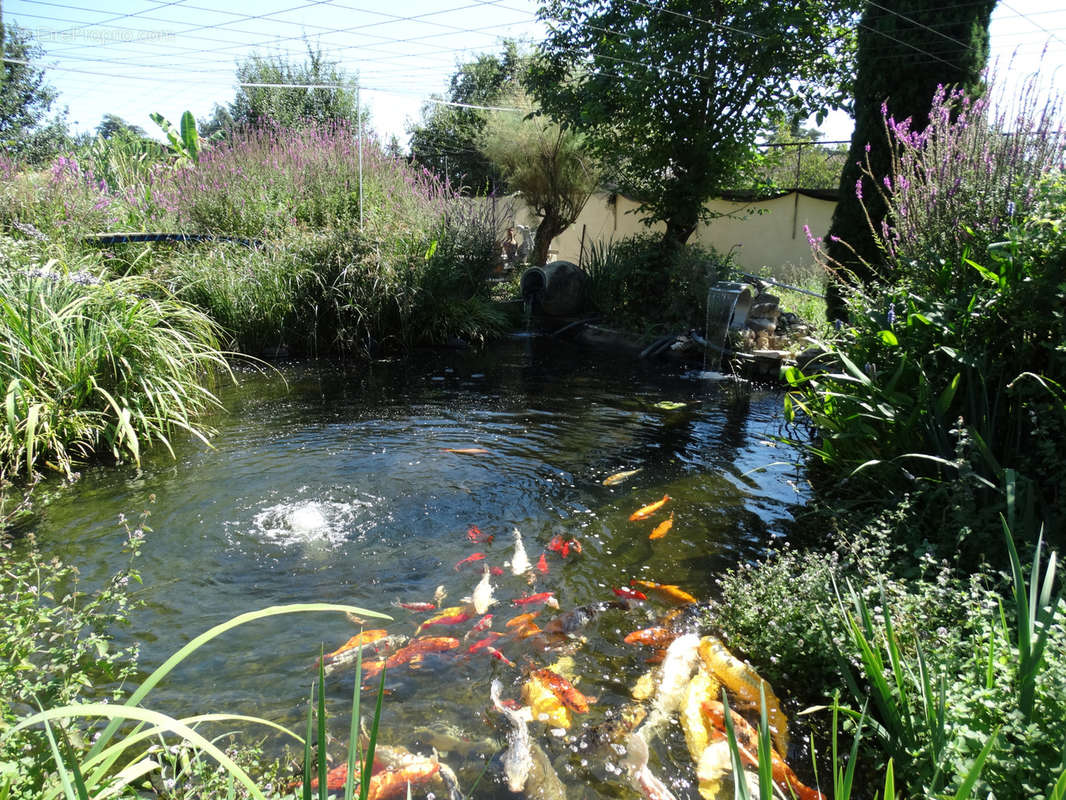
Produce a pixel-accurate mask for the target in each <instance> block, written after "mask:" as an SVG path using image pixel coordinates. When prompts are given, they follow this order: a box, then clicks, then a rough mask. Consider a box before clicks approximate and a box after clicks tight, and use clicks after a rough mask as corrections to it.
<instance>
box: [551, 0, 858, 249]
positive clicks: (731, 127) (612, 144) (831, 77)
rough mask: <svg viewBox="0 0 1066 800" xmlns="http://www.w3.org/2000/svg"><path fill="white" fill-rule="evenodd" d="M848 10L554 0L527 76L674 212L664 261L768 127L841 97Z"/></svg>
mask: <svg viewBox="0 0 1066 800" xmlns="http://www.w3.org/2000/svg"><path fill="white" fill-rule="evenodd" d="M853 15H854V0H806V1H805V2H802V3H793V2H784V1H783V0H773V1H769V0H673V1H672V2H669V3H666V2H664V0H651V2H641V3H637V2H630V0H593V2H585V0H547V2H546V4H545V5H544V6H543V7H542V9H541V17H542V19H546V20H550V21H551V23H552V30H551V33H550V34H549V36H548V39H547V40H546V41H545V42H544V43H543V44H542V45H541V51H542V55H543V57H542V58H541V59H539V60H538V62H537V63H536V65H535V66H534V68H533V72H532V77H531V85H532V87H533V89H534V92H535V94H536V96H537V98H538V100H540V102H541V104H542V105H543V107H544V109H545V110H546V111H547V112H548V113H549V114H551V115H552V116H554V117H555V118H557V119H559V120H561V121H565V122H566V123H568V124H571V125H573V126H575V127H577V128H578V129H579V130H582V131H584V132H586V133H587V134H588V135H589V139H590V142H591V144H592V146H593V147H594V149H595V150H596V151H597V153H598V154H599V155H600V156H601V157H602V158H603V160H604V162H605V166H606V168H607V169H608V172H609V173H610V174H611V175H612V177H614V178H615V179H616V180H617V181H618V184H619V187H620V188H621V190H622V191H623V192H626V193H627V194H630V195H632V196H634V197H635V198H637V199H639V200H640V201H641V207H640V208H641V211H642V212H643V213H644V215H645V218H646V219H647V220H648V221H664V222H665V223H666V233H665V235H664V239H663V244H664V247H663V253H664V262H663V263H664V264H666V263H668V261H669V259H670V257H671V255H670V254H671V253H673V252H675V251H676V250H677V249H678V248H679V247H680V246H681V245H683V244H684V243H685V242H686V241H687V240H688V238H689V236H691V235H692V233H693V231H695V229H696V226H697V224H698V223H699V222H700V221H701V219H702V220H707V219H709V218H711V216H712V215H711V214H710V213H709V212H708V211H707V210H706V209H705V208H704V203H705V201H706V200H707V199H708V198H710V197H712V196H713V195H715V194H716V193H717V192H720V191H721V190H723V189H729V188H733V187H734V186H736V185H737V184H738V183H741V182H742V175H743V174H744V173H745V171H747V170H748V168H749V167H750V165H751V162H752V160H753V156H754V154H755V146H756V143H757V140H758V137H759V135H760V133H762V132H763V131H765V130H767V129H769V128H772V127H773V126H774V125H775V124H776V123H777V122H778V120H780V119H782V118H791V117H801V118H802V117H806V116H808V115H809V114H810V113H812V112H815V111H821V110H824V109H826V108H828V107H832V106H835V105H838V104H839V103H841V102H842V101H843V100H844V92H843V91H842V89H841V87H842V86H844V85H845V84H846V77H847V71H848V67H849V66H850V59H849V58H848V57H847V56H848V53H849V42H850V41H851V28H850V27H849V23H850V22H851V21H852V18H853ZM561 76H566V77H565V79H561Z"/></svg>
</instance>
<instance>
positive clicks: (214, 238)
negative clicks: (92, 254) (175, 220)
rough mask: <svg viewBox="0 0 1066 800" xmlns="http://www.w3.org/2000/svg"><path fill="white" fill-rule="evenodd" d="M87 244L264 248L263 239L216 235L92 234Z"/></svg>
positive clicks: (83, 238)
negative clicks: (206, 244)
mask: <svg viewBox="0 0 1066 800" xmlns="http://www.w3.org/2000/svg"><path fill="white" fill-rule="evenodd" d="M81 240H82V242H83V243H85V244H93V245H100V246H106V245H111V244H130V243H140V242H183V243H185V242H192V243H195V244H199V243H201V242H228V243H230V244H238V245H241V246H242V247H262V246H263V244H264V243H263V240H262V239H248V238H246V237H243V236H221V235H218V234H214V233H162V232H156V233H90V234H88V235H87V236H83V237H82V239H81Z"/></svg>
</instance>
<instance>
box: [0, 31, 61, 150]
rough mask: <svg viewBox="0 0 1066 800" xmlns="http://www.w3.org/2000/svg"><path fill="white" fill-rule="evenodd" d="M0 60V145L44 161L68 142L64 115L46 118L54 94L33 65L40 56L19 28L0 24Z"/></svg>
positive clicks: (37, 49)
mask: <svg viewBox="0 0 1066 800" xmlns="http://www.w3.org/2000/svg"><path fill="white" fill-rule="evenodd" d="M0 31H2V32H3V38H2V41H3V55H4V59H5V60H4V61H3V62H2V66H0V75H2V83H0V143H2V145H3V147H4V150H5V152H6V153H7V154H9V155H13V156H15V157H18V158H24V159H26V160H28V161H31V162H35V163H36V162H41V161H46V160H47V159H49V158H50V157H51V156H53V155H54V154H55V153H56V152H57V151H58V150H60V149H61V148H62V147H64V146H65V145H66V144H67V143H68V141H69V139H68V136H67V128H66V123H65V120H64V118H63V117H64V114H62V113H61V114H58V115H57V116H55V117H53V118H51V119H49V118H48V114H49V112H50V111H51V109H52V104H53V103H54V102H55V99H56V91H55V89H53V88H52V87H51V86H49V85H48V84H47V83H45V79H44V69H43V68H42V67H39V66H37V64H35V63H34V62H36V61H37V60H38V59H40V58H41V57H42V56H43V55H44V51H43V50H42V49H41V47H40V45H38V44H37V43H35V42H34V40H33V38H32V37H31V36H30V34H29V33H27V32H26V31H25V30H23V29H22V28H19V27H17V26H13V25H5V24H4V23H2V22H0Z"/></svg>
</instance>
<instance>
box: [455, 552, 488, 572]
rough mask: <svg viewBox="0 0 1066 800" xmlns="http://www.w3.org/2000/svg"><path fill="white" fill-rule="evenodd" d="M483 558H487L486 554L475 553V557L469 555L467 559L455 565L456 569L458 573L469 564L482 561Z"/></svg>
mask: <svg viewBox="0 0 1066 800" xmlns="http://www.w3.org/2000/svg"><path fill="white" fill-rule="evenodd" d="M483 558H485V554H484V553H474V554H473V555H469V556H467V557H466V558H464V559H463V560H462V561H460V562H459V563H457V564H456V565H455V569H456V571H457V572H458V571H459V570H460V569H462V568H463V567H464V566H466V565H467V564H473V563H474V562H475V561H481V560H482V559H483Z"/></svg>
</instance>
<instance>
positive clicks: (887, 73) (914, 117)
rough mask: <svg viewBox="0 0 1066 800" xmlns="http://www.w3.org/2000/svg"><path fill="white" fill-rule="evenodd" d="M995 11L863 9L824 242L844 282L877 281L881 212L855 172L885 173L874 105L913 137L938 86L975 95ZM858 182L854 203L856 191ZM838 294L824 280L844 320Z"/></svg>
mask: <svg viewBox="0 0 1066 800" xmlns="http://www.w3.org/2000/svg"><path fill="white" fill-rule="evenodd" d="M995 5H996V0H971V1H970V2H965V3H957V4H951V5H944V4H943V3H941V2H939V0H880V2H867V3H866V7H865V9H864V11H863V14H862V19H861V21H860V23H859V32H858V53H857V64H856V75H855V132H854V133H853V134H852V137H851V148H850V150H849V152H848V159H847V161H846V162H845V166H844V171H843V174H842V175H841V179H840V202H839V203H838V205H837V208H836V211H835V212H834V213H833V221H832V224H831V225H830V228H829V233H828V234H827V236H826V250H827V253H828V256H829V258H830V259H831V260H832V262H833V263H834V265H837V266H839V267H843V271H842V273H841V277H842V278H844V279H845V280H849V281H851V280H855V281H858V282H860V283H869V282H871V281H873V280H877V279H878V277H879V276H880V275H879V273H880V268H881V267H882V266H883V255H882V253H881V252H880V250H879V249H878V247H877V245H876V244H875V242H874V239H873V236H872V235H871V231H870V226H871V224H872V225H873V227H874V229H875V230H880V226H881V221H882V220H883V219H884V216H885V205H884V202H883V201H882V199H881V197H880V195H879V193H878V192H877V190H876V189H875V187H874V186H872V185H871V183H870V180H869V178H864V177H863V176H862V173H861V170H860V166H859V165H860V163H861V164H863V165H865V164H866V163H867V162H868V163H869V166H870V169H871V171H872V173H873V175H874V176H875V179H876V180H877V181H878V182H880V181H881V179H882V178H883V177H884V176H885V175H887V174H888V172H889V165H890V152H889V148H888V140H887V137H886V134H885V126H884V121H883V118H882V104H884V105H885V107H886V108H887V109H888V114H889V115H890V116H892V117H894V118H895V119H896V120H903V119H906V118H908V117H910V119H911V130H915V131H920V130H922V129H924V128H925V126H926V125H927V124H928V118H929V107H930V104H931V101H932V99H933V94H934V93H935V91H936V89H937V86H938V85H941V84H943V85H945V86H947V85H952V86H958V87H961V88H963V89H965V90H966V91H967V92H968V93H970V94H977V93H980V91H981V89H982V87H983V84H982V80H981V72H982V70H983V69H984V67H985V64H986V62H987V60H988V24H989V19H990V18H991V15H992V9H993V8H994V7H995ZM860 179H862V198H861V200H862V202H861V203H860V198H859V197H858V196H857V191H856V183H857V182H858V181H859V180H860ZM863 205H865V211H864V210H863ZM867 217H869V219H867ZM841 289H842V287H841V286H840V284H838V283H836V282H835V281H833V280H831V281H830V284H829V292H828V294H829V301H828V309H827V314H828V316H829V318H830V319H844V318H845V317H846V312H845V309H844V302H843V297H842V293H841Z"/></svg>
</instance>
